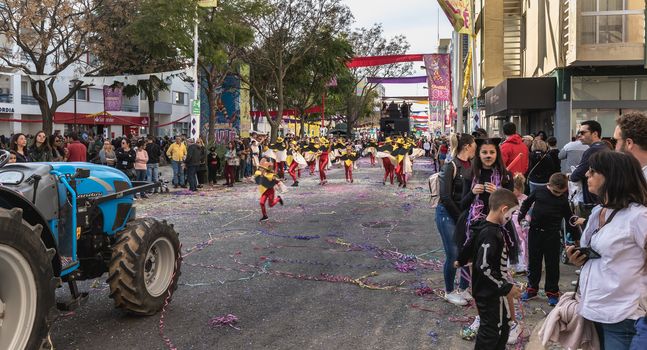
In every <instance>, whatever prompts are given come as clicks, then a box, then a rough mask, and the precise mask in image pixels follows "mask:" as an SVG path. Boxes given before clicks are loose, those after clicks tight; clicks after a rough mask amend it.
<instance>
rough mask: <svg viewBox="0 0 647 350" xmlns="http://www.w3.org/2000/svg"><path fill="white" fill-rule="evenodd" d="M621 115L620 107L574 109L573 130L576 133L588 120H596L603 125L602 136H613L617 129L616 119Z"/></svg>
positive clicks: (572, 115)
mask: <svg viewBox="0 0 647 350" xmlns="http://www.w3.org/2000/svg"><path fill="white" fill-rule="evenodd" d="M619 115H620V110H618V109H595V108H592V109H573V111H572V114H571V122H572V124H571V131H573V134H575V133H576V132H577V130H578V128H579V127H580V125H581V124H582V122H584V121H586V120H595V121H597V122H598V123H600V125H601V126H602V137H613V131H614V130H615V129H616V119H617V118H618V116H619Z"/></svg>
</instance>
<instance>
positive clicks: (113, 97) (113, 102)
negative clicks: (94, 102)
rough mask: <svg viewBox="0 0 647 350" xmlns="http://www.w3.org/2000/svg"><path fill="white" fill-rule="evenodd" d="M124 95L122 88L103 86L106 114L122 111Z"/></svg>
mask: <svg viewBox="0 0 647 350" xmlns="http://www.w3.org/2000/svg"><path fill="white" fill-rule="evenodd" d="M122 99H123V93H122V91H121V88H120V87H114V88H113V87H110V86H107V85H104V86H103V104H104V106H105V108H104V110H105V111H106V112H110V111H121V102H122Z"/></svg>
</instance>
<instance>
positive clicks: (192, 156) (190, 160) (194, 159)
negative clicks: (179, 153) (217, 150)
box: [184, 143, 202, 166]
mask: <svg viewBox="0 0 647 350" xmlns="http://www.w3.org/2000/svg"><path fill="white" fill-rule="evenodd" d="M201 156H202V152H201V151H200V147H198V145H197V144H195V143H194V144H192V145H190V146H189V148H187V150H186V159H185V160H184V163H186V165H187V166H192V165H193V166H198V165H200V161H201V160H202V159H201V158H200V157H201Z"/></svg>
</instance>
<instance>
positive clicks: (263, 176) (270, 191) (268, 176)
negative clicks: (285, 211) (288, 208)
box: [254, 157, 283, 221]
mask: <svg viewBox="0 0 647 350" xmlns="http://www.w3.org/2000/svg"><path fill="white" fill-rule="evenodd" d="M273 169H274V166H273V164H272V162H271V161H270V160H269V159H268V158H265V157H263V158H261V160H260V164H259V166H258V170H257V171H256V173H255V174H254V180H255V181H256V184H257V185H258V191H259V192H260V193H261V200H260V204H261V212H262V213H263V217H262V218H261V220H260V221H265V220H267V219H268V216H267V210H266V209H265V203H266V202H269V204H270V208H272V207H274V206H275V205H276V204H277V203H279V204H281V205H283V199H282V198H281V196H276V197H275V196H274V186H276V185H277V184H279V183H280V181H279V180H278V179H277V178H276V176H275V175H274V172H273V171H272V170H273Z"/></svg>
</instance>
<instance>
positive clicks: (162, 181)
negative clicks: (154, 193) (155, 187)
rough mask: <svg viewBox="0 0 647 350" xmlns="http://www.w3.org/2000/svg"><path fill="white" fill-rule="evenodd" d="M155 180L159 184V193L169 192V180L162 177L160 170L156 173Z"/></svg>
mask: <svg viewBox="0 0 647 350" xmlns="http://www.w3.org/2000/svg"><path fill="white" fill-rule="evenodd" d="M157 182H158V183H159V184H160V187H159V189H160V193H169V186H168V184H169V182H168V180H167V179H165V178H164V176H163V175H162V172H160V173H159V174H158V177H157Z"/></svg>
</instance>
